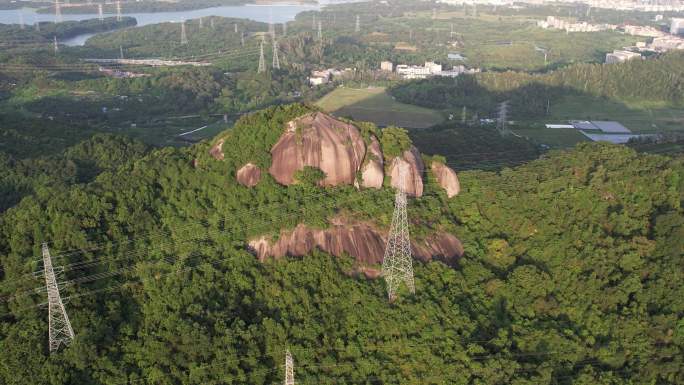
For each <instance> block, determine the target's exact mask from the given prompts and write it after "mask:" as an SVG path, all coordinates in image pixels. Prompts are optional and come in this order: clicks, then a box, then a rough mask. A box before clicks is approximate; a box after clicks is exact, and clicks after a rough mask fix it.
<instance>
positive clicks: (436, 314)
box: [0, 105, 684, 385]
mask: <svg viewBox="0 0 684 385" xmlns="http://www.w3.org/2000/svg"><path fill="white" fill-rule="evenodd" d="M307 111H308V109H307V108H305V107H302V106H299V105H293V106H280V107H274V108H272V109H270V110H268V111H263V112H260V113H257V114H253V115H249V116H246V117H244V118H243V120H242V121H241V122H239V123H238V124H237V125H236V128H235V129H234V130H233V131H232V132H228V133H225V134H224V135H222V137H224V138H225V140H226V142H225V144H231V145H230V146H228V147H225V150H226V152H225V161H217V160H215V159H213V158H210V157H209V156H208V155H207V152H208V149H209V147H210V143H202V144H199V145H196V146H193V147H191V148H185V149H174V148H164V149H160V150H157V151H154V152H153V153H151V154H149V155H147V156H145V157H144V158H141V159H138V160H134V161H133V162H127V163H124V164H123V165H122V166H120V167H119V168H117V169H115V170H110V171H105V172H104V173H102V174H100V175H99V176H98V177H97V178H96V179H95V180H94V181H93V182H91V183H90V184H86V185H75V186H72V187H70V188H64V189H48V188H46V189H40V190H38V191H36V193H35V194H33V195H32V196H29V197H27V198H25V199H24V200H22V201H21V202H20V203H19V204H17V205H16V206H15V207H13V208H11V209H10V210H8V211H7V212H6V213H4V214H2V216H0V234H1V235H0V266H1V267H2V269H1V270H0V279H1V280H0V296H2V297H3V300H2V301H0V358H2V359H1V360H0V363H1V364H0V382H2V383H6V384H37V383H46V384H84V383H87V384H108V385H114V384H120V383H126V382H135V383H142V384H197V383H202V384H272V383H278V382H281V381H282V367H281V365H282V362H283V359H284V353H285V349H287V348H289V349H290V350H291V351H292V353H293V355H294V358H295V365H296V366H295V370H296V378H297V381H298V383H302V384H309V383H311V384H313V383H331V382H332V383H349V384H351V383H354V384H356V383H359V384H383V383H385V384H390V383H391V384H398V383H401V384H405V383H416V384H443V383H446V384H525V385H527V384H529V385H532V384H534V385H537V384H570V383H573V384H586V385H589V384H592V385H593V384H616V385H617V384H625V383H656V384H661V383H662V384H670V383H671V384H675V383H681V382H682V381H684V360H683V359H682V357H684V355H682V350H683V349H684V318H683V317H684V302H683V301H682V299H681V298H684V295H683V294H684V293H683V292H682V290H683V289H682V287H684V286H683V285H682V282H683V280H682V279H683V278H684V277H682V275H683V274H684V270H683V269H682V266H681V261H682V257H683V256H684V255H683V253H684V244H682V240H683V239H684V215H683V214H684V213H683V212H682V202H684V178H682V176H683V175H684V163H683V161H682V159H681V158H679V159H672V158H668V157H662V156H654V155H643V154H637V153H635V152H634V151H632V150H630V149H628V148H624V147H619V146H611V145H603V144H590V145H583V146H580V147H578V148H576V149H575V150H572V151H564V152H551V153H549V154H548V155H547V156H545V157H544V158H542V159H539V160H536V161H533V162H531V163H529V164H526V165H524V166H521V167H518V168H516V169H504V170H503V171H502V172H500V173H490V172H482V171H469V172H463V173H460V175H459V177H460V178H461V182H462V186H463V190H462V192H461V194H460V195H459V196H458V197H456V198H453V199H451V200H447V199H445V197H444V195H442V194H441V193H440V190H439V189H437V188H436V187H435V186H434V185H433V184H428V187H427V191H426V193H425V195H424V196H423V197H422V198H419V199H412V200H411V202H410V206H409V217H410V218H411V231H412V234H416V235H418V236H420V234H421V231H423V232H424V231H425V230H424V229H425V228H429V227H433V228H437V227H442V228H446V229H447V230H449V231H450V232H453V233H454V234H457V235H458V236H459V238H461V239H462V240H463V242H464V245H465V248H466V255H465V256H464V257H463V258H462V259H461V260H460V261H459V263H458V264H457V266H454V267H449V266H446V265H444V264H442V263H441V262H429V263H419V262H416V263H415V270H416V286H417V294H416V296H402V297H401V299H400V300H399V301H397V302H396V303H394V304H388V303H387V301H386V293H385V291H384V284H383V281H382V280H366V279H365V278H359V277H355V276H353V275H351V274H350V272H351V271H353V270H354V269H353V268H354V266H353V265H354V262H353V261H352V260H351V259H347V258H332V257H330V256H327V255H323V254H321V253H313V255H310V256H306V257H303V258H286V259H284V260H279V261H266V262H265V263H259V262H258V261H257V260H256V259H255V258H254V257H253V256H252V255H250V254H249V253H247V252H246V251H245V249H244V243H245V240H246V239H248V238H249V237H251V236H252V235H254V234H263V233H268V232H272V233H273V234H277V230H278V229H280V228H288V227H289V228H291V227H293V226H294V225H296V224H297V223H301V222H304V223H307V224H310V225H313V226H325V225H326V221H325V220H326V218H329V217H331V216H333V215H336V214H338V213H348V214H349V215H353V216H354V217H356V218H359V219H364V220H369V221H373V222H376V223H378V224H379V225H381V226H387V225H388V224H389V221H390V219H391V210H392V203H393V202H392V201H393V193H392V191H391V190H389V189H385V190H379V191H375V190H361V191H357V190H356V189H354V188H352V187H338V188H326V189H323V188H319V187H316V186H315V185H313V184H307V185H303V184H298V185H293V186H290V187H283V186H280V185H278V184H276V183H274V182H273V181H272V179H271V178H269V177H268V175H266V177H265V178H264V179H263V180H262V181H261V182H260V183H259V184H258V185H257V186H255V187H254V188H251V189H250V188H246V187H243V186H241V185H239V184H238V183H237V182H235V179H234V175H232V173H234V170H235V168H236V166H237V165H238V164H240V163H242V162H243V161H245V160H247V158H249V159H250V160H252V161H255V162H264V163H261V164H263V165H268V163H267V162H268V158H267V155H266V151H268V148H270V145H271V142H274V141H275V140H277V135H276V134H277V133H279V131H280V130H282V125H281V123H283V122H287V121H289V120H290V119H292V118H294V117H297V116H299V115H300V114H301V113H303V112H307ZM236 146H240V147H236ZM89 147H90V145H86V146H83V147H82V149H80V150H74V151H75V152H76V153H84V154H87V153H92V151H90V150H88V148H89ZM242 148H244V153H245V155H241V154H242V151H240V150H241V149H242ZM241 157H242V158H241ZM94 158H96V159H103V158H101V157H94ZM195 160H197V161H195ZM421 229H423V230H421ZM45 240H51V241H52V243H51V244H50V246H51V248H52V249H53V254H55V265H56V266H64V265H68V264H70V263H76V262H82V261H84V260H85V261H89V262H92V264H89V265H86V266H85V267H81V268H79V269H73V268H68V269H65V271H64V279H67V280H73V279H77V278H85V277H90V278H91V280H87V279H85V280H83V281H81V282H80V283H76V284H72V285H64V288H63V290H62V292H63V294H62V295H63V296H65V297H70V299H69V300H68V302H67V304H66V306H67V311H68V312H69V316H70V318H71V321H72V323H73V325H74V330H75V332H76V336H77V337H76V340H75V341H74V343H73V344H72V345H71V346H70V347H68V348H67V349H64V350H63V351H61V352H60V353H58V354H53V355H48V354H47V348H46V339H47V337H46V336H47V325H46V322H45V319H46V317H45V309H41V308H36V307H33V306H34V305H36V304H38V303H41V302H43V301H44V298H43V294H36V295H33V294H29V295H19V294H23V293H24V291H25V290H28V289H32V288H34V287H40V285H41V282H40V280H32V279H31V278H26V277H25V276H24V274H26V273H29V272H32V271H36V270H39V269H40V268H41V265H40V264H39V263H38V262H37V260H36V259H37V258H38V255H39V244H40V242H42V241H45ZM101 242H104V243H103V244H101ZM99 246H104V248H103V249H96V247H99ZM75 248H76V249H81V250H86V251H82V252H76V253H73V254H70V253H67V254H65V253H64V252H63V251H65V250H71V249H75ZM87 250H89V251H87ZM120 269H121V270H120ZM117 271H119V274H117V275H113V274H111V272H117ZM101 273H102V274H103V275H99V276H96V277H100V278H101V279H94V277H93V276H94V275H95V274H101ZM102 277H104V278H102ZM122 282H127V284H126V285H124V286H118V285H119V284H120V283H122ZM95 290H101V291H97V292H96V291H95ZM5 296H11V298H10V299H9V300H8V301H5V299H6V298H5Z"/></svg>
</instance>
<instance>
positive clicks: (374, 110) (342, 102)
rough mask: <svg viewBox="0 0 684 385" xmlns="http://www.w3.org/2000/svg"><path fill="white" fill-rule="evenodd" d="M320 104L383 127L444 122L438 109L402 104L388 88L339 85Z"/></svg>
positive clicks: (341, 113)
mask: <svg viewBox="0 0 684 385" xmlns="http://www.w3.org/2000/svg"><path fill="white" fill-rule="evenodd" d="M316 105H317V106H319V107H320V108H322V109H324V110H325V111H328V112H331V113H333V114H335V115H337V116H343V117H351V118H353V119H354V120H362V121H369V122H373V123H375V124H377V125H379V126H390V125H395V126H400V127H407V128H426V127H430V126H433V125H435V124H439V123H441V122H442V121H444V117H443V116H442V115H441V114H440V113H439V112H438V111H435V110H431V109H429V108H423V107H418V106H413V105H409V104H404V103H399V102H397V101H395V100H394V99H393V98H392V97H391V96H390V95H388V94H387V93H386V92H385V89H384V88H381V87H378V88H363V89H357V88H342V87H340V88H337V89H335V90H334V91H333V92H331V93H329V94H327V95H325V96H324V97H323V98H321V99H320V100H319V101H318V102H317V103H316Z"/></svg>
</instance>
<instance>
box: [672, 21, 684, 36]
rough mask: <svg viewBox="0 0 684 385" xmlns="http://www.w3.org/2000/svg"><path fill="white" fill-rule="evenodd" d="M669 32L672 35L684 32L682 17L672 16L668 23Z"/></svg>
mask: <svg viewBox="0 0 684 385" xmlns="http://www.w3.org/2000/svg"><path fill="white" fill-rule="evenodd" d="M670 33H671V34H673V35H679V34H684V19H682V18H676V17H673V18H672V24H671V25H670Z"/></svg>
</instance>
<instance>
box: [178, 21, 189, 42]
mask: <svg viewBox="0 0 684 385" xmlns="http://www.w3.org/2000/svg"><path fill="white" fill-rule="evenodd" d="M180 43H181V44H183V45H185V44H188V35H187V33H186V32H185V20H183V21H181V40H180Z"/></svg>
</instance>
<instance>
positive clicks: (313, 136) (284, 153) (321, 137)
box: [268, 112, 366, 186]
mask: <svg viewBox="0 0 684 385" xmlns="http://www.w3.org/2000/svg"><path fill="white" fill-rule="evenodd" d="M365 154H366V145H365V143H364V142H363V139H362V137H361V133H360V132H359V130H358V129H357V128H356V127H354V126H353V125H351V124H348V123H344V122H341V121H339V120H337V119H335V118H333V117H331V116H329V115H326V114H323V113H320V112H314V113H311V114H307V115H304V116H303V117H301V118H298V119H296V120H293V121H292V122H290V123H288V125H287V130H286V131H285V133H283V135H282V136H281V137H280V139H279V140H278V142H277V143H276V144H275V146H273V148H272V149H271V157H272V164H271V168H270V169H269V170H268V171H269V173H270V174H271V175H273V177H274V178H275V180H276V181H278V183H280V184H283V185H290V184H292V183H293V181H294V180H293V179H294V178H293V177H294V174H295V172H296V171H298V170H302V169H303V168H304V167H305V166H312V167H316V168H319V169H321V170H322V171H323V172H324V173H325V174H326V178H325V179H324V180H323V181H322V185H323V186H335V185H340V184H353V183H354V179H355V177H356V172H357V171H359V169H360V167H361V164H362V162H363V158H364V156H365Z"/></svg>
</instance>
